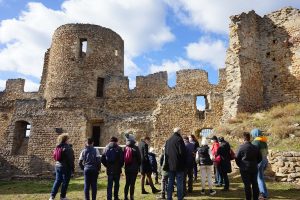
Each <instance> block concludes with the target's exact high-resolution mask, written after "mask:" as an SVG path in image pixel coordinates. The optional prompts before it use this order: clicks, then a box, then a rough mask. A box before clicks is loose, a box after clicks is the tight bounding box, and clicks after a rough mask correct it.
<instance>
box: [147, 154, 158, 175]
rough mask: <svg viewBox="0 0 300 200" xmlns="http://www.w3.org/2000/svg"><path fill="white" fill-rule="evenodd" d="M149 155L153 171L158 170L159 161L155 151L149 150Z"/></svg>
mask: <svg viewBox="0 0 300 200" xmlns="http://www.w3.org/2000/svg"><path fill="white" fill-rule="evenodd" d="M148 157H149V161H150V165H151V169H152V172H157V161H156V155H155V153H150V152H149V153H148Z"/></svg>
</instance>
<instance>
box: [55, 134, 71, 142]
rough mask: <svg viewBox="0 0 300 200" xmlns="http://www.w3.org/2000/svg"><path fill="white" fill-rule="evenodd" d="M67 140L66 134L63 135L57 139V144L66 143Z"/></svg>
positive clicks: (67, 135)
mask: <svg viewBox="0 0 300 200" xmlns="http://www.w3.org/2000/svg"><path fill="white" fill-rule="evenodd" d="M69 138H70V137H69V134H68V133H63V134H61V135H59V136H58V137H57V144H61V143H66V142H67V141H68V139H69Z"/></svg>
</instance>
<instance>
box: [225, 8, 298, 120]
mask: <svg viewBox="0 0 300 200" xmlns="http://www.w3.org/2000/svg"><path fill="white" fill-rule="evenodd" d="M231 21H232V22H231V24H230V43H229V48H228V50H227V57H226V72H227V83H228V84H227V87H226V90H225V93H224V111H223V112H224V116H223V120H226V119H229V118H231V117H234V116H236V114H237V113H239V112H255V111H258V110H260V109H261V108H267V107H271V106H274V105H276V104H278V103H290V102H299V101H300V82H299V81H300V76H299V74H300V73H299V71H300V67H299V59H300V56H299V53H298V51H299V41H300V39H299V38H300V35H299V29H300V11H299V10H298V9H294V8H291V7H288V8H283V9H281V10H279V11H275V12H273V13H271V14H269V15H266V16H264V17H260V16H258V15H257V14H255V12H254V11H251V12H249V13H247V14H246V13H242V14H240V15H237V16H233V17H231Z"/></svg>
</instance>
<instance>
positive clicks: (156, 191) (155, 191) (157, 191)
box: [152, 188, 160, 194]
mask: <svg viewBox="0 0 300 200" xmlns="http://www.w3.org/2000/svg"><path fill="white" fill-rule="evenodd" d="M159 192H160V190H158V189H156V188H153V189H152V193H153V194H155V193H159Z"/></svg>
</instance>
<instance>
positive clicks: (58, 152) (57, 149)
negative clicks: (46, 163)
mask: <svg viewBox="0 0 300 200" xmlns="http://www.w3.org/2000/svg"><path fill="white" fill-rule="evenodd" d="M62 152H63V148H62V147H61V146H57V147H55V149H54V150H53V153H52V156H53V158H54V160H55V161H61V157H62Z"/></svg>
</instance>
